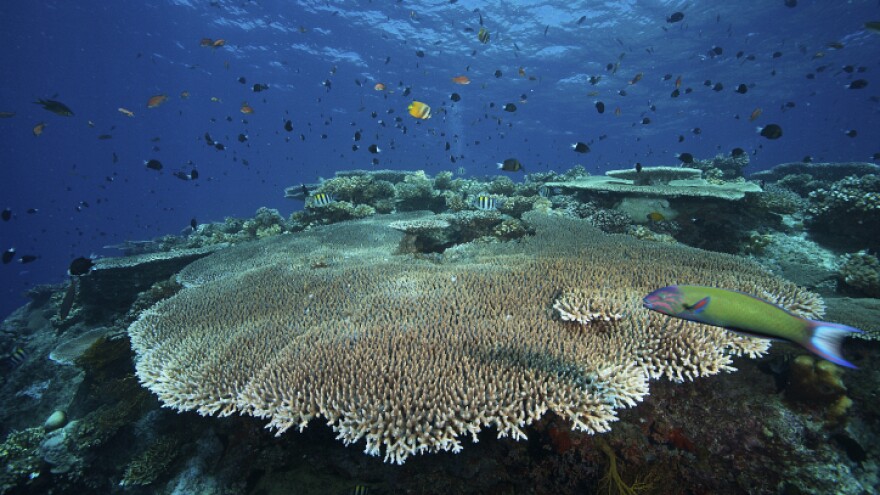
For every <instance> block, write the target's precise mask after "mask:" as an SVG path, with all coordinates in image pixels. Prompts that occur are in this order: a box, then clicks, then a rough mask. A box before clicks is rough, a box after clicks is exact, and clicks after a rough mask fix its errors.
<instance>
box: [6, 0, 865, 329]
mask: <svg viewBox="0 0 880 495" xmlns="http://www.w3.org/2000/svg"><path fill="white" fill-rule="evenodd" d="M675 11H681V12H683V13H684V14H685V17H684V19H683V20H682V21H681V22H677V23H668V22H666V17H667V16H669V15H671V14H672V13H673V12H675ZM480 16H482V19H483V24H484V27H485V28H486V29H487V30H488V31H489V32H490V35H491V40H490V42H489V43H488V44H481V43H480V42H479V41H478V39H477V34H476V32H477V30H479V28H480V24H479V22H480ZM582 16H584V17H585V18H584V20H583V21H582V22H578V21H579V19H580V18H581V17H582ZM877 20H880V3H878V2H877V1H873V0H872V1H861V2H860V1H851V2H837V1H834V2H832V1H805V0H800V1H798V2H797V5H796V6H795V7H787V6H786V5H785V2H783V0H772V1H771V0H760V1H737V2H718V1H666V2H664V1H659V0H658V1H615V2H604V4H601V5H600V3H599V2H548V1H516V2H508V1H492V2H476V1H467V0H460V1H457V2H450V1H441V0H434V1H422V2H415V1H398V2H392V1H375V2H366V1H357V2H355V1H332V2H331V1H308V2H305V1H300V2H292V1H259V2H258V1H243V0H239V1H225V0H219V1H214V2H206V1H199V2H196V1H189V0H176V1H174V0H172V1H150V2H130V1H127V2H106V1H101V2H98V1H76V2H72V1H67V0H64V1H17V2H12V1H7V2H3V3H2V4H0V23H2V29H0V44H2V51H3V58H2V60H3V64H2V66H3V70H4V76H3V78H2V79H0V111H2V112H15V116H14V117H11V118H4V119H0V139H2V143H3V144H2V150H3V157H2V164H3V166H2V167H3V170H2V173H3V180H2V182H0V208H6V207H8V208H10V209H11V210H12V212H13V218H12V219H11V220H10V221H8V222H0V250H6V249H8V248H9V247H13V246H14V247H15V248H16V250H17V257H18V256H21V255H26V254H32V255H36V256H39V258H38V259H37V260H36V261H34V262H32V263H28V264H20V263H18V262H17V261H13V262H12V263H10V264H7V265H2V266H0V287H2V298H0V317H2V316H5V315H6V314H8V313H9V312H10V311H12V310H13V309H14V308H16V307H17V306H19V305H20V304H21V303H22V302H24V299H23V298H22V297H21V293H22V292H23V291H24V290H26V289H27V288H29V287H32V286H33V285H35V284H38V283H47V282H53V283H54V282H60V281H62V280H63V279H64V276H65V271H66V269H67V265H68V264H69V262H70V261H71V260H72V259H73V258H75V257H78V256H86V255H89V254H97V255H115V254H118V251H116V250H113V249H104V246H108V245H113V244H117V243H120V242H123V241H125V240H140V239H149V238H153V237H156V236H159V235H164V234H169V233H170V234H173V233H178V232H179V231H180V230H181V229H183V228H185V227H186V226H188V225H189V222H190V219H191V218H197V219H198V221H199V222H209V221H218V220H222V219H223V218H224V217H226V216H240V217H243V216H250V215H252V214H253V212H254V211H255V210H256V209H257V208H259V207H261V206H269V207H272V208H277V209H279V210H280V211H281V212H282V214H284V215H288V214H289V213H290V212H292V211H295V210H297V209H299V208H301V207H302V203H299V202H296V201H292V200H287V199H284V198H283V189H284V187H285V186H290V185H297V184H300V183H302V182H315V181H316V180H317V178H318V177H329V176H332V175H333V173H334V171H336V170H342V169H352V168H392V169H424V170H426V171H427V172H428V173H435V172H437V171H440V170H456V169H458V168H459V167H463V168H464V169H465V170H466V173H467V174H471V175H482V174H488V173H494V168H495V163H496V162H499V161H502V160H504V159H505V158H509V157H516V158H518V159H519V160H520V161H521V162H522V163H523V164H524V165H525V168H526V171H527V172H540V171H545V170H557V171H563V170H566V169H568V168H570V167H572V166H574V165H577V164H582V165H584V166H585V167H586V168H587V169H588V170H589V171H590V172H601V171H604V170H608V169H615V168H627V167H630V166H632V165H633V163H635V162H641V163H642V164H644V165H672V164H676V163H678V161H677V159H676V158H675V153H680V152H689V153H692V154H693V155H694V156H696V157H697V158H703V157H711V156H714V155H715V154H716V153H718V152H725V153H727V152H729V151H730V150H731V149H732V148H734V147H741V148H743V149H745V150H746V151H748V152H749V153H750V154H751V155H752V156H751V159H752V165H751V166H750V168H749V169H747V172H754V171H757V170H761V169H766V168H769V167H772V166H773V165H776V164H778V163H782V162H788V161H799V160H801V159H803V158H804V157H805V156H811V157H812V158H813V159H814V160H815V161H868V160H870V159H871V156H872V155H873V154H874V153H876V152H878V151H880V102H878V101H880V100H878V95H880V90H878V88H880V80H876V74H877V72H878V70H880V56H878V55H880V34H877V33H872V32H869V31H867V30H865V28H864V23H865V22H866V21H877ZM202 38H211V39H212V40H216V39H224V40H225V41H226V44H225V46H222V47H218V48H210V47H202V46H200V40H201V39H202ZM829 43H840V44H842V48H835V47H832V46H829ZM716 46H717V47H720V48H721V54H720V55H715V54H714V53H713V54H710V53H709V52H710V50H712V49H713V47H716ZM838 46H839V45H838ZM419 50H421V51H422V52H423V53H424V56H423V57H419V56H417V51H419ZM738 52H742V53H741V54H739V56H738ZM774 52H780V53H781V55H780V56H778V58H774V57H773V53H774ZM752 58H753V59H752ZM609 63H610V64H615V63H617V64H618V66H617V70H616V73H614V74H612V72H611V71H608V70H606V65H607V64H609ZM844 66H852V68H853V69H854V70H853V72H852V73H847V72H846V71H844V70H843V67H844ZM520 68H522V72H523V73H524V74H525V76H521V75H520V74H519V69H520ZM496 70H500V71H501V73H502V76H501V77H500V78H496V77H495V75H494V73H495V71H496ZM859 71H863V72H859ZM639 73H642V74H643V78H642V79H641V80H640V81H638V82H637V83H635V84H630V82H631V81H632V80H633V79H634V78H635V76H636V75H637V74H639ZM665 74H671V78H670V79H668V80H663V76H664V75H665ZM810 74H812V75H813V76H812V77H808V76H809V75H810ZM460 75H466V76H468V77H469V78H470V80H471V84H469V85H466V86H463V85H457V84H453V83H452V82H451V78H452V77H455V76H460ZM590 76H601V79H600V81H599V82H598V84H596V85H591V84H590V83H589V81H588V79H589V78H590ZM678 76H681V77H682V84H681V88H680V91H681V92H682V95H681V96H680V97H678V98H672V97H671V96H670V94H671V93H672V91H673V90H674V89H675V80H676V78H678ZM241 77H243V78H245V81H246V83H245V84H242V83H240V82H239V81H238V79H239V78H241ZM855 79H866V80H867V81H869V84H868V86H867V87H866V88H864V89H858V90H855V89H848V88H846V87H845V85H846V84H848V83H849V82H851V81H852V80H855ZM356 80H357V81H360V82H361V84H360V85H358V84H356V83H355V81H356ZM705 80H710V81H711V82H712V84H713V85H714V84H715V83H716V82H721V83H722V84H723V86H724V89H723V90H722V91H719V92H716V91H713V90H712V89H711V88H710V87H708V86H705V85H704V81H705ZM324 81H329V82H330V88H329V89H328V87H327V86H326V85H324V84H322V83H323V82H324ZM377 82H382V83H384V84H385V85H386V90H385V91H376V90H374V88H373V87H374V85H375V84H376V83H377ZM255 83H260V84H266V85H268V86H269V89H268V90H266V91H262V92H259V93H255V92H253V91H252V87H253V84H255ZM739 84H746V85H748V92H747V93H746V94H739V93H737V92H735V91H734V89H735V88H736V87H737V86H738V85H739ZM406 88H409V92H410V94H408V95H404V93H405V89H406ZM687 88H692V92H691V93H690V94H685V90H686V89H687ZM620 90H625V92H626V96H622V95H620V94H619V91H620ZM592 91H595V92H597V94H596V95H594V96H591V95H590V92H592ZM182 92H188V93H189V97H188V98H182V97H181V96H180V95H181V93H182ZM453 92H457V93H459V94H460V95H461V100H460V101H459V102H457V103H453V102H452V101H451V100H450V94H451V93H453ZM157 94H165V95H167V96H168V101H166V102H165V103H164V104H162V105H161V106H159V107H157V108H153V109H148V108H146V103H147V100H148V99H149V98H150V97H151V96H154V95H157ZM523 95H525V101H526V102H525V103H522V102H521V100H523ZM38 98H46V99H55V100H58V101H61V102H63V103H64V104H66V105H68V106H69V107H70V108H71V109H72V110H73V112H74V114H75V115H74V116H72V117H63V116H58V115H55V114H52V113H50V112H47V111H46V110H44V109H42V108H41V107H40V106H38V105H35V104H33V103H32V102H33V101H35V100H36V99H38ZM212 98H216V99H218V100H219V101H216V102H215V101H212ZM413 100H418V101H422V102H425V103H427V104H428V105H430V106H431V107H432V108H433V117H432V118H431V119H429V120H426V121H418V120H416V119H414V118H413V117H411V116H409V115H408V114H407V111H406V109H407V105H408V104H409V103H410V102H411V101H413ZM595 101H602V102H603V103H604V104H605V108H606V110H605V112H604V114H599V113H598V112H597V110H596V108H595V106H594V105H595ZM243 102H247V104H248V105H250V106H251V107H253V109H254V113H253V114H250V115H244V114H242V113H241V112H240V107H241V105H242V104H243ZM787 102H791V104H793V107H786V103H787ZM507 103H514V104H515V105H516V107H517V110H516V112H507V111H504V110H502V106H503V105H505V104H507ZM493 104H494V106H493ZM120 107H123V108H126V109H129V110H131V111H133V112H134V113H135V116H134V117H132V118H129V117H126V116H124V115H123V114H122V113H120V112H119V111H118V110H117V109H118V108H120ZM617 108H619V109H620V115H619V116H615V110H616V109H617ZM756 108H761V109H762V110H763V113H762V115H760V117H758V118H757V119H756V120H755V121H754V122H752V121H750V120H749V115H750V114H751V113H752V111H753V110H755V109H756ZM372 112H375V113H376V116H375V117H373V116H372V115H371V113H372ZM645 117H647V118H649V119H650V123H649V124H643V123H642V121H643V119H644V118H645ZM398 118H399V119H400V122H397V121H396V120H395V119H398ZM288 119H289V120H291V121H292V124H293V131H292V132H287V131H285V130H284V127H283V126H284V122H285V120H288ZM39 122H45V123H46V124H47V125H46V127H45V129H44V132H43V134H42V135H40V136H39V137H35V136H34V135H33V132H32V129H33V127H34V125H36V124H37V123H39ZM90 123H91V124H90ZM769 123H775V124H778V125H780V126H781V127H782V129H783V132H784V135H783V137H782V138H780V139H778V140H774V141H771V140H767V139H765V138H763V137H761V136H759V135H758V134H757V133H756V132H755V127H756V126H758V125H766V124H769ZM694 128H699V129H700V131H701V132H700V133H699V134H696V133H695V132H694V130H693V129H694ZM852 129H855V130H856V131H857V133H858V135H857V136H856V137H854V138H851V137H848V136H846V135H845V132H846V131H847V130H852ZM356 130H360V131H362V134H363V139H362V140H361V141H360V142H358V143H354V142H353V134H354V132H355V131H356ZM206 132H208V133H209V134H210V136H211V137H212V139H213V140H216V141H218V142H221V143H223V144H224V145H225V150H223V151H220V150H217V149H215V148H214V147H211V146H208V144H207V143H206V142H205V139H204V134H205V133H206ZM240 133H242V134H246V135H247V137H248V140H247V141H246V142H244V143H241V142H239V141H238V139H237V137H238V135H239V134H240ZM102 134H110V135H112V138H111V139H105V140H99V139H98V136H99V135H102ZM322 134H323V135H326V138H323V137H322ZM301 135H302V136H303V137H304V140H302V139H301V137H300V136H301ZM679 136H683V137H684V141H683V142H679V139H680V138H679ZM575 141H582V142H586V143H589V145H590V147H591V149H592V151H591V152H590V153H588V154H577V153H574V152H572V151H571V150H570V149H569V146H570V144H571V143H574V142H575ZM447 142H448V143H449V148H450V149H449V151H446V149H445V148H446V143H447ZM352 144H358V145H360V149H359V150H357V151H353V150H352V148H351V147H352ZM370 144H377V145H378V146H379V148H381V149H382V151H381V153H379V154H376V155H374V154H371V153H369V152H368V150H367V147H368V146H369V145H370ZM154 147H155V148H156V149H154ZM114 153H115V155H116V157H117V158H118V161H117V162H116V163H114V160H113V156H114ZM450 157H454V158H455V162H454V163H453V162H452V161H451V158H450ZM373 158H377V159H378V160H379V164H378V165H373V164H371V160H372V159H373ZM149 159H157V160H160V161H161V162H162V164H163V165H164V168H163V169H162V170H161V171H158V172H157V171H155V170H151V169H148V168H146V167H145V166H144V162H145V161H146V160H149ZM245 160H246V161H247V163H248V164H247V165H245V164H244V161H245ZM190 162H191V164H190ZM193 168H195V169H197V170H198V171H199V174H200V177H199V178H198V179H197V180H194V181H184V180H180V179H179V178H177V177H175V176H174V172H177V171H183V172H187V173H188V172H189V171H190V170H192V169H193ZM86 204H87V205H88V206H86ZM29 208H36V209H38V211H37V212H36V213H33V214H29V213H27V212H26V211H27V210H28V209H29Z"/></svg>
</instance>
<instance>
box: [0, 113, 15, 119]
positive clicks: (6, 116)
mask: <svg viewBox="0 0 880 495" xmlns="http://www.w3.org/2000/svg"><path fill="white" fill-rule="evenodd" d="M12 117H15V112H0V119H11V118H12Z"/></svg>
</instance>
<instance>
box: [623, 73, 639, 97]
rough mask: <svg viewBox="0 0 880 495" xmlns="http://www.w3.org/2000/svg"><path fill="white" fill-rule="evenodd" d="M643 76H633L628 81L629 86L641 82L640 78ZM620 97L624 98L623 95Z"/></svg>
mask: <svg viewBox="0 0 880 495" xmlns="http://www.w3.org/2000/svg"><path fill="white" fill-rule="evenodd" d="M644 75H645V74H643V73H641V72H639V73H638V74H636V75H635V76H633V78H632V79H630V81H629V84H630V86H632V85H633V84H635V83H637V82H639V81H641V80H642V77H644ZM621 96H626V95H625V94H623V95H621Z"/></svg>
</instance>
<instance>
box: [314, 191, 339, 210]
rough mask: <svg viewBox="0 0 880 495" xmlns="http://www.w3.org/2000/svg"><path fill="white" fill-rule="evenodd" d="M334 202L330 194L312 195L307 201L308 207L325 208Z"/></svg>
mask: <svg viewBox="0 0 880 495" xmlns="http://www.w3.org/2000/svg"><path fill="white" fill-rule="evenodd" d="M335 201H336V199H335V198H334V197H333V195H332V194H329V193H318V194H314V195H312V197H311V200H310V201H309V205H310V206H311V207H315V206H327V205H329V204H331V203H333V202H335Z"/></svg>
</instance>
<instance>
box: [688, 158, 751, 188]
mask: <svg viewBox="0 0 880 495" xmlns="http://www.w3.org/2000/svg"><path fill="white" fill-rule="evenodd" d="M748 166H749V155H748V153H742V154H739V155H737V156H733V154H730V155H724V154H718V155H715V157H713V158H710V159H704V160H695V161H694V163H693V164H691V165H690V167H691V168H695V169H699V170H701V171H702V172H703V177H705V178H706V179H709V180H710V181H729V180H734V179H737V178H741V177H743V169H744V168H746V167H748Z"/></svg>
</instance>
